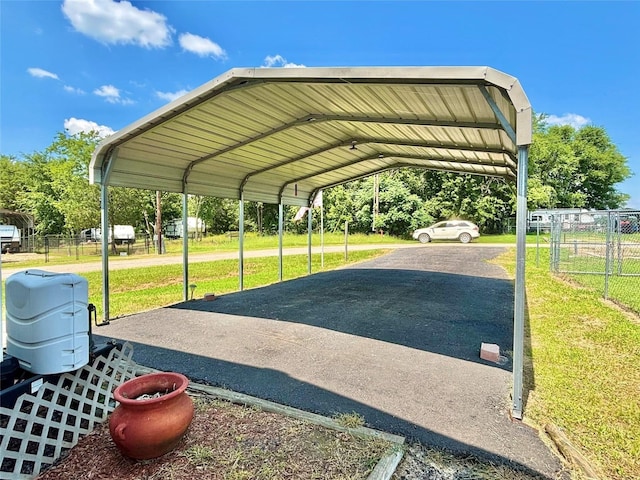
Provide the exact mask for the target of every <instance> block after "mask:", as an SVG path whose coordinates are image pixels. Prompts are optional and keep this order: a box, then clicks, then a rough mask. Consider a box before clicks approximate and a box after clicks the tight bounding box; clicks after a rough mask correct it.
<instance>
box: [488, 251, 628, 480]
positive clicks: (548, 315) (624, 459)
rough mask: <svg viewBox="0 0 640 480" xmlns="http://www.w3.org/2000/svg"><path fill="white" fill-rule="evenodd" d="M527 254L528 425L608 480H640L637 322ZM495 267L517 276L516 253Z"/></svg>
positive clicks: (526, 410) (504, 258) (500, 261)
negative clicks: (553, 436) (559, 438)
mask: <svg viewBox="0 0 640 480" xmlns="http://www.w3.org/2000/svg"><path fill="white" fill-rule="evenodd" d="M527 254H528V255H527V267H526V268H527V309H528V310H527V312H528V341H529V342H530V347H529V348H527V349H526V354H527V355H528V356H529V359H530V362H529V364H530V365H532V369H533V371H532V375H531V374H529V375H528V377H527V379H526V380H527V387H528V389H529V392H528V399H527V402H526V406H525V418H526V419H528V420H529V421H532V422H533V423H535V424H537V425H540V426H544V425H545V424H548V423H552V424H555V425H556V426H558V427H560V428H561V429H562V430H563V431H564V432H565V433H566V434H567V436H568V437H569V439H570V440H571V441H572V443H573V444H574V445H575V446H577V447H578V448H579V449H580V450H581V451H582V452H583V453H584V454H585V455H586V457H587V458H588V459H589V460H590V461H591V463H592V464H593V465H595V466H596V468H598V469H600V470H601V472H602V473H603V474H604V475H605V477H606V478H611V479H615V480H628V479H632V478H640V320H639V319H638V317H637V316H633V315H631V314H626V313H624V312H622V311H620V310H619V309H617V308H615V307H613V306H611V305H608V304H607V303H606V302H604V301H603V300H601V299H600V298H599V295H598V294H597V293H596V292H594V291H592V290H590V289H588V288H579V287H576V286H575V285H574V284H569V283H567V282H565V281H563V280H562V279H559V278H556V277H555V276H553V275H552V274H551V273H550V272H549V269H548V264H541V266H540V267H536V266H535V252H534V251H529V252H527ZM498 263H499V264H501V265H502V266H504V267H505V268H506V269H507V270H508V271H509V272H510V273H511V274H513V272H514V269H515V253H514V252H513V251H511V252H510V253H509V254H505V255H503V256H502V257H500V258H499V259H498ZM541 263H543V262H541ZM637 291H638V290H637V288H636V289H635V292H636V298H637Z"/></svg>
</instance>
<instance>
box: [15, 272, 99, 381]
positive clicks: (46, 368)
mask: <svg viewBox="0 0 640 480" xmlns="http://www.w3.org/2000/svg"><path fill="white" fill-rule="evenodd" d="M5 302H6V309H7V310H6V312H7V316H6V321H7V323H6V327H7V354H8V355H11V356H13V357H15V358H17V359H18V361H19V362H20V367H22V368H23V369H24V370H27V371H29V372H32V373H35V374H43V375H44V374H54V373H63V372H70V371H72V370H77V369H78V368H80V367H82V366H84V365H86V364H87V363H88V362H89V312H88V310H87V305H88V302H89V286H88V283H87V280H86V279H84V278H82V277H80V276H79V275H75V274H72V273H52V272H45V271H43V270H26V271H24V272H19V273H14V274H13V275H11V276H10V277H9V278H8V279H7V281H6V283H5Z"/></svg>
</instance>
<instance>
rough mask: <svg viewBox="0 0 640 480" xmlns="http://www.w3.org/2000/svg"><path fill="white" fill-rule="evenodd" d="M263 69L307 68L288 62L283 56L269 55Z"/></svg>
mask: <svg viewBox="0 0 640 480" xmlns="http://www.w3.org/2000/svg"><path fill="white" fill-rule="evenodd" d="M262 66H263V67H266V68H270V67H284V68H305V67H306V65H302V64H298V63H292V62H287V59H286V58H284V57H283V56H282V55H267V56H266V57H265V59H264V65H262Z"/></svg>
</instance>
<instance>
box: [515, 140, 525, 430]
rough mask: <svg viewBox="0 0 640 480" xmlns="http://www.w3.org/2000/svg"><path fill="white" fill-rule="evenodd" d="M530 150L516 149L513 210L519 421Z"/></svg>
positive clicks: (520, 412) (517, 407) (517, 415)
mask: <svg viewBox="0 0 640 480" xmlns="http://www.w3.org/2000/svg"><path fill="white" fill-rule="evenodd" d="M528 161H529V146H528V145H519V146H518V183H517V207H516V208H517V210H516V285H515V295H514V309H513V310H514V315H513V394H512V396H513V399H512V400H513V411H512V415H513V416H514V417H515V418H518V419H521V418H522V396H523V374H524V314H525V298H526V291H525V261H526V256H527V251H526V250H527V245H526V231H527V163H528Z"/></svg>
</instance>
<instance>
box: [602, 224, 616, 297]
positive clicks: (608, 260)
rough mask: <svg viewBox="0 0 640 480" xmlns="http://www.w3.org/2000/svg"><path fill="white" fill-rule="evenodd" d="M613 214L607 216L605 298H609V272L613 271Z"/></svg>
mask: <svg viewBox="0 0 640 480" xmlns="http://www.w3.org/2000/svg"><path fill="white" fill-rule="evenodd" d="M618 223H619V222H618ZM612 256H613V252H612V251H611V212H609V214H608V215H607V238H606V248H605V265H604V292H603V293H604V298H605V299H607V298H609V271H610V269H611V257H612Z"/></svg>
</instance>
